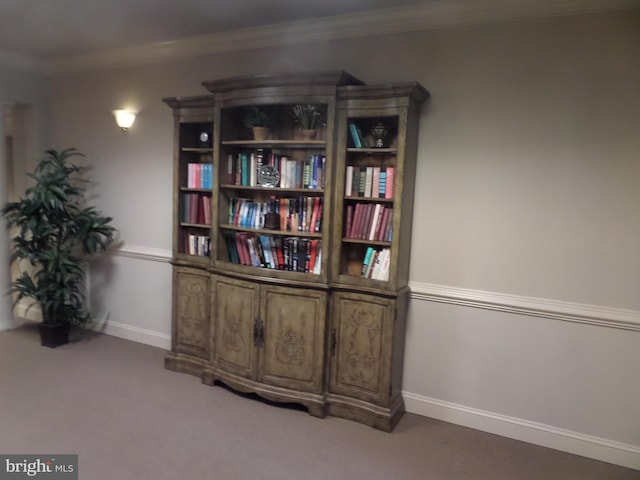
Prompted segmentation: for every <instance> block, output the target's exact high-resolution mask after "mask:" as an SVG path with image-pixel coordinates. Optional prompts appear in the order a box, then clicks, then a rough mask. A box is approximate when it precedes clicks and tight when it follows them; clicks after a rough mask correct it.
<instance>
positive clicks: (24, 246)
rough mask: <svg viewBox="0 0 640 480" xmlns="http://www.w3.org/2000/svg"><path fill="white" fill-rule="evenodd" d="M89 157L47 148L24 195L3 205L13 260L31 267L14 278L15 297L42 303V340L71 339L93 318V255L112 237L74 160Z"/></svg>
mask: <svg viewBox="0 0 640 480" xmlns="http://www.w3.org/2000/svg"><path fill="white" fill-rule="evenodd" d="M82 156H84V155H83V154H81V153H80V152H78V151H77V150H76V149H73V148H70V149H67V150H63V151H56V150H47V151H46V153H45V155H44V156H43V158H42V159H41V160H40V161H39V162H38V164H37V166H36V168H35V171H34V172H33V173H31V174H29V176H30V177H31V178H33V179H34V180H35V183H34V185H33V186H31V187H29V188H28V189H27V190H26V192H25V195H24V196H23V197H22V198H20V199H19V200H18V201H16V202H9V203H7V204H6V205H5V206H4V207H2V209H1V210H0V216H3V217H5V219H6V221H7V227H9V228H16V229H17V233H16V235H15V236H14V237H13V238H12V239H11V249H12V255H11V261H12V262H13V261H27V262H29V264H30V266H31V268H30V270H29V271H23V272H22V273H21V274H20V276H19V277H18V278H17V279H16V280H14V281H12V282H11V284H10V286H11V289H10V292H11V293H15V294H16V297H15V302H16V303H17V302H19V301H20V300H22V299H23V298H29V299H31V300H32V303H31V304H30V305H29V308H31V306H33V305H39V306H40V309H41V311H42V321H41V322H40V324H39V325H38V326H39V330H40V336H41V340H42V345H45V346H48V347H56V346H58V345H61V344H64V343H67V342H68V339H69V331H70V327H71V326H72V325H78V326H85V325H86V324H87V322H88V321H89V319H90V313H89V310H88V309H87V307H86V304H85V288H84V287H85V278H86V265H87V260H88V258H89V257H90V256H91V255H93V254H95V253H97V252H101V251H104V250H105V249H106V247H107V245H108V244H109V243H110V242H111V241H112V240H113V238H114V235H115V232H116V230H115V228H114V227H112V226H111V225H110V223H111V221H112V218H111V217H106V216H103V215H102V214H101V213H100V212H98V211H97V210H96V209H95V207H92V206H87V205H86V202H85V188H84V186H83V184H86V183H87V180H86V179H84V178H83V177H82V171H83V168H82V167H80V166H78V165H76V164H74V163H72V161H71V159H72V158H73V157H82Z"/></svg>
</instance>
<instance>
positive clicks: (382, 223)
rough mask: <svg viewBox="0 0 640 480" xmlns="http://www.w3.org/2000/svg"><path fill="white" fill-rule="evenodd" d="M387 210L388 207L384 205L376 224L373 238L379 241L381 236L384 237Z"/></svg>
mask: <svg viewBox="0 0 640 480" xmlns="http://www.w3.org/2000/svg"><path fill="white" fill-rule="evenodd" d="M389 210H390V208H389V207H384V211H383V212H382V218H380V223H378V226H377V228H376V235H375V240H377V241H379V242H380V241H382V238H383V237H384V229H385V227H386V225H387V221H388V220H389Z"/></svg>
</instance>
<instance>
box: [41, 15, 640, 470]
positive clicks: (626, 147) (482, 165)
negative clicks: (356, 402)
mask: <svg viewBox="0 0 640 480" xmlns="http://www.w3.org/2000/svg"><path fill="white" fill-rule="evenodd" d="M638 58H640V14H638V12H637V11H636V12H634V13H614V14H603V15H589V16H578V17H565V18H560V17H558V18H548V19H541V20H531V21H522V22H510V23H504V24H495V25H485V26H469V27H459V28H450V29H441V30H432V31H427V32H419V33H410V34H399V35H393V36H389V37H379V38H363V39H352V40H343V41H336V42H328V43H324V44H302V45H298V46H295V47H290V48H289V47H287V48H284V47H282V48H270V49H260V50H254V51H243V52H236V53H227V54H220V55H211V56H209V57H206V58H194V59H187V60H184V61H175V62H172V63H169V64H156V65H144V66H137V67H129V68H121V69H110V70H105V71H100V72H91V73H70V74H67V75H64V74H62V75H58V76H56V77H54V78H53V79H52V85H53V90H52V102H53V108H52V112H53V121H52V123H51V134H52V139H53V140H54V144H55V146H58V147H60V148H62V147H67V146H76V147H78V148H79V149H80V150H82V151H84V152H85V153H86V154H87V155H88V157H89V158H90V159H91V161H92V162H93V163H94V164H95V178H96V179H97V180H98V185H97V188H96V193H97V195H98V201H99V205H100V207H101V208H102V209H103V210H104V211H105V213H108V214H109V215H113V216H114V217H115V224H116V225H117V226H118V228H119V229H120V233H121V237H122V241H123V242H124V245H123V247H122V249H123V253H122V254H120V255H118V256H114V257H113V258H112V259H111V260H110V261H108V262H106V261H103V262H100V266H99V268H96V269H95V271H94V278H95V279H96V280H95V282H96V285H100V286H101V288H100V289H97V288H95V289H94V292H93V294H94V298H95V299H96V304H97V305H98V310H99V311H98V313H99V314H100V315H101V316H102V317H103V318H108V319H109V321H110V322H111V323H112V325H113V330H112V331H113V332H114V333H116V334H120V335H123V336H129V337H130V338H134V339H139V340H141V341H147V342H149V343H154V344H159V345H166V344H167V342H168V338H169V334H170V274H171V269H170V266H169V265H168V263H166V260H167V258H168V257H169V255H170V249H171V195H172V194H171V156H172V118H171V111H170V109H169V108H168V107H166V106H165V105H164V104H163V103H162V102H161V98H162V97H165V96H174V95H194V94H202V93H205V90H204V89H203V88H202V87H201V86H200V82H201V81H203V80H211V79H216V78H222V77H226V76H232V75H241V74H258V73H268V72H282V71H297V70H301V69H305V70H327V69H344V70H346V71H348V72H350V73H352V74H354V75H355V76H357V77H359V78H361V79H362V80H363V81H365V82H367V83H379V82H396V81H414V80H415V81H419V82H420V83H422V84H423V85H424V86H425V87H426V88H427V89H429V90H430V92H431V94H432V98H431V99H430V100H429V102H428V103H427V105H426V106H425V108H424V109H423V113H422V120H421V128H420V141H419V152H418V153H419V167H418V174H417V179H416V182H417V186H418V188H417V194H416V208H415V218H414V230H413V233H414V235H413V248H412V270H411V282H412V286H413V287H414V291H415V292H417V293H416V295H415V296H414V299H413V301H412V306H411V312H410V313H411V314H410V318H409V325H408V337H407V355H406V361H405V385H404V389H405V398H406V400H407V407H408V409H409V410H410V411H413V412H416V413H421V414H426V415H432V416H436V417H439V418H445V419H447V420H449V421H455V422H458V423H462V424H467V425H469V426H473V427H476V428H482V429H485V430H489V431H495V432H497V433H501V434H504V435H508V436H512V437H515V438H522V439H524V440H527V441H532V442H535V443H540V444H544V445H548V446H553V447H554V448H560V449H564V450H569V451H574V452H576V453H580V454H584V455H587V456H593V457H596V458H604V459H605V460H607V461H614V462H616V463H622V464H627V465H631V466H636V467H637V468H640V420H639V419H640V415H639V414H640V412H639V411H638V408H639V407H638V405H640V384H639V383H638V381H637V373H636V368H635V366H636V365H638V364H640V349H638V348H637V345H638V335H639V333H638V328H636V326H635V325H636V324H640V313H639V312H640V295H639V292H640V253H639V252H640V250H639V249H638V245H640V215H638V207H639V205H640V188H638V185H639V184H640V162H639V161H638V152H640V135H638V132H640V113H639V112H640V91H639V88H638V85H640V62H638V60H637V59H638ZM127 104H132V106H134V107H135V108H137V109H139V110H140V115H139V117H138V120H137V122H136V124H135V125H134V127H133V128H132V129H131V130H130V132H129V133H127V134H124V135H123V134H122V133H121V132H120V131H119V130H118V129H117V128H116V127H115V124H114V122H113V118H112V116H111V113H110V111H111V110H113V109H115V108H121V107H124V106H126V105H127ZM105 279H106V280H109V279H110V280H111V281H105ZM436 287H438V288H442V289H452V288H454V289H461V290H462V289H466V290H468V292H472V293H473V294H474V295H479V296H480V297H482V298H483V300H482V301H481V302H480V305H479V307H480V308H477V307H478V305H477V304H473V303H472V302H468V301H467V300H465V298H466V297H465V298H463V297H464V295H463V296H462V297H460V298H459V299H458V300H455V299H454V301H452V302H448V303H446V304H443V303H439V301H438V302H434V301H431V300H430V295H431V293H432V290H433V289H434V288H436ZM468 292H467V294H465V295H467V297H468V296H469V295H470V293H468ZM423 294H424V295H423ZM492 296H498V297H500V299H501V301H504V299H505V298H508V299H511V300H510V301H512V303H513V304H518V303H527V304H528V305H529V307H527V308H529V310H527V309H526V308H525V311H524V313H523V312H522V311H517V309H511V310H512V311H510V310H509V308H503V309H501V310H500V311H495V310H492V309H491V308H490V307H491V305H490V303H491V302H490V301H489V300H488V299H491V298H493V297H492ZM535 302H540V303H542V304H543V305H545V308H547V309H548V308H550V307H549V305H552V306H555V307H554V308H556V309H558V311H560V310H561V309H568V310H572V309H573V310H575V311H576V312H577V311H578V310H580V311H583V310H585V311H587V313H586V314H584V315H583V316H584V317H585V318H587V317H589V315H591V314H592V313H593V312H594V311H601V310H602V311H604V310H606V311H607V312H609V313H611V314H612V315H613V316H616V315H618V316H622V317H624V318H625V319H631V323H633V324H634V325H633V326H632V328H631V329H630V330H621V329H617V328H610V327H608V326H596V325H591V324H584V323H576V322H575V321H574V320H575V319H576V318H578V317H580V315H578V313H580V312H577V313H571V312H570V314H569V315H568V316H567V319H568V320H570V321H565V319H563V318H561V317H562V315H559V314H553V315H549V316H547V315H546V314H544V313H543V314H540V315H538V314H537V313H536V312H535V311H534V310H533V309H532V308H530V305H532V304H534V303H535ZM545 302H546V303H545ZM554 302H555V303H554ZM543 310H544V309H543ZM527 312H529V313H527ZM556 313H557V312H556ZM605 316H606V315H605ZM587 320H589V318H587ZM587 323H589V322H587ZM592 323H593V322H592ZM596 323H597V322H596ZM604 324H605V325H606V324H607V322H604Z"/></svg>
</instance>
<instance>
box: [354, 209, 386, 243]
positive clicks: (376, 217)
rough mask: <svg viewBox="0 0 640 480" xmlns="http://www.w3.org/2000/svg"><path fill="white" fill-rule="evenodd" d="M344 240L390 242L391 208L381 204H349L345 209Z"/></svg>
mask: <svg viewBox="0 0 640 480" xmlns="http://www.w3.org/2000/svg"><path fill="white" fill-rule="evenodd" d="M345 220H346V222H345V232H344V235H345V237H346V238H353V239H359V240H371V241H379V242H390V241H391V240H392V238H393V208H392V207H389V206H385V205H383V204H381V203H356V204H355V205H353V204H349V205H347V208H346V219H345Z"/></svg>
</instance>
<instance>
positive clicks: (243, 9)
mask: <svg viewBox="0 0 640 480" xmlns="http://www.w3.org/2000/svg"><path fill="white" fill-rule="evenodd" d="M627 8H640V0H165V1H161V0H0V62H1V61H5V62H6V61H12V62H15V59H16V58H19V59H20V62H22V60H24V59H26V60H28V61H29V62H31V61H34V62H38V63H40V64H44V65H48V66H49V67H51V66H54V67H55V66H57V67H58V68H71V67H74V66H75V67H78V66H79V65H83V66H85V67H90V66H91V65H94V66H95V65H97V64H98V63H100V64H102V65H104V64H105V63H109V62H111V63H112V64H115V63H116V61H115V60H114V58H113V55H111V54H115V53H118V55H119V56H120V57H121V58H120V59H119V60H118V61H119V62H128V63H135V62H137V61H141V59H142V58H144V59H146V60H149V59H150V58H152V57H153V56H155V58H161V57H162V56H163V55H164V56H166V55H170V54H173V55H183V56H184V55H185V54H187V53H189V52H192V53H194V54H201V53H206V52H205V50H206V49H208V53H210V52H211V51H212V49H213V48H215V49H218V50H225V49H226V50H229V49H233V48H235V49H238V48H247V46H253V47H255V46H268V45H274V44H278V42H282V40H281V39H278V38H276V37H277V36H278V35H279V36H283V35H284V34H282V32H283V31H285V30H287V32H288V33H291V35H290V38H289V41H290V42H294V43H295V42H300V41H314V40H318V39H327V38H345V37H349V36H351V37H354V36H366V35H379V34H385V33H394V32H399V31H411V30H414V31H415V30H424V29H428V28H438V27H444V26H451V25H460V24H469V23H482V22H491V21H498V20H513V19H522V18H530V17H535V16H550V15H567V14H579V13H588V12H595V11H603V10H615V9H627ZM283 24H286V25H283ZM279 32H280V33H279ZM154 49H155V50H154ZM125 50H126V52H125V53H127V54H128V57H124V56H122V53H123V51H125ZM110 55H111V56H110ZM88 57H91V59H92V61H93V62H94V63H93V64H92V63H91V62H90V61H89V62H88V61H87V58H88ZM74 62H75V63H74Z"/></svg>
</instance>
